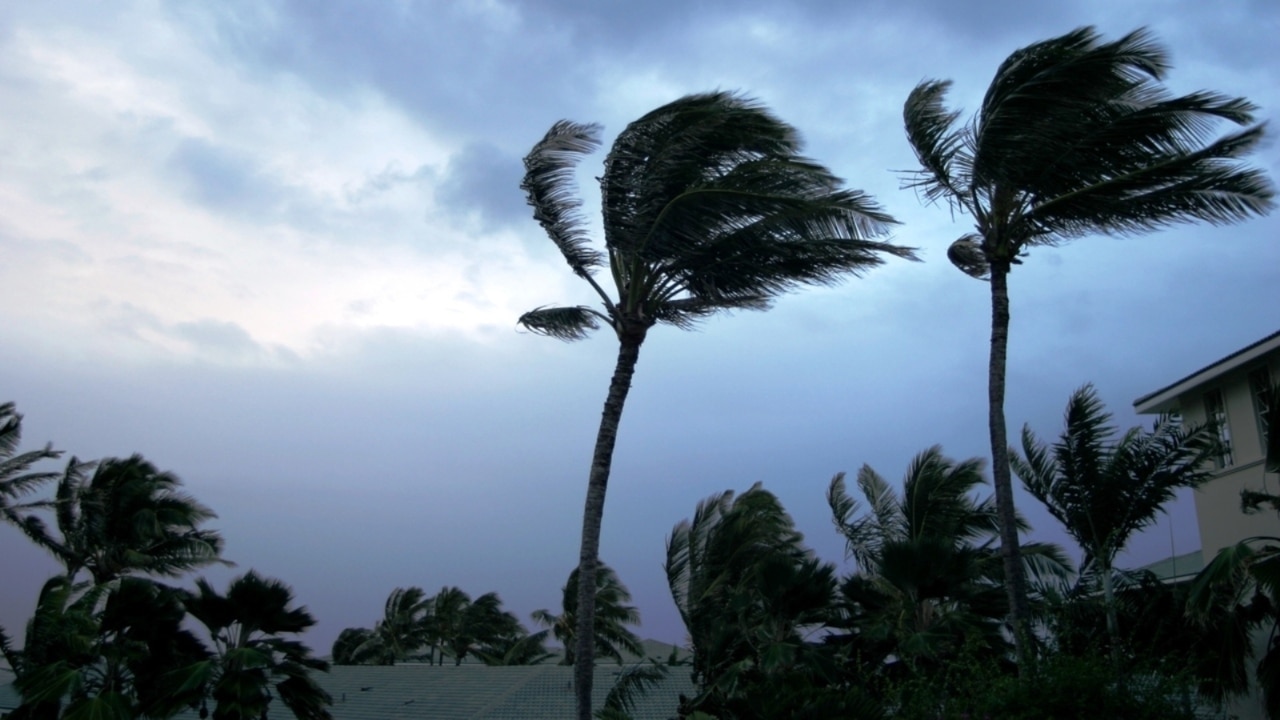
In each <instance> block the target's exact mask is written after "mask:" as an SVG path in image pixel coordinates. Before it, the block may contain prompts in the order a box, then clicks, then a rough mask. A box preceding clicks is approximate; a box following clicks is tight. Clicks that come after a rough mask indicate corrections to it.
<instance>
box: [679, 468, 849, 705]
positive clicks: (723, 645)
mask: <svg viewBox="0 0 1280 720" xmlns="http://www.w3.org/2000/svg"><path fill="white" fill-rule="evenodd" d="M665 569H666V573H667V584H668V586H669V587H670V589H671V597H672V599H673V600H674V601H675V604H676V608H677V609H678V610H679V611H680V617H681V619H682V620H683V621H684V624H685V628H686V629H687V630H688V633H689V638H690V643H691V645H692V649H693V677H694V681H695V682H697V683H698V685H699V687H700V689H701V692H700V693H699V696H698V697H697V698H694V699H693V700H692V701H690V703H689V704H688V706H687V707H683V708H682V710H684V711H690V712H691V711H693V710H702V711H704V712H709V713H711V714H712V715H723V714H725V713H728V714H729V716H737V714H739V713H748V709H749V708H753V710H752V711H751V712H750V713H748V714H747V715H746V716H749V717H756V716H758V717H774V716H779V715H771V714H768V713H764V714H753V713H760V712H762V711H761V710H760V705H761V703H766V702H768V703H772V702H773V701H774V700H777V699H778V698H780V697H782V695H780V693H785V692H786V691H787V689H788V688H798V687H804V688H806V691H807V692H808V694H810V695H812V697H811V698H810V699H813V700H815V701H816V699H817V698H818V697H819V696H822V697H823V698H827V699H830V698H828V696H827V695H826V694H825V690H826V687H825V686H826V684H827V683H826V681H825V680H822V679H821V678H820V677H818V676H820V675H821V674H822V671H821V668H822V667H823V666H824V665H826V664H829V663H824V662H822V660H821V659H820V654H821V648H820V646H817V645H814V644H811V643H809V642H808V640H807V638H808V636H809V635H810V633H811V632H813V631H815V630H816V629H819V628H821V627H822V626H823V625H825V624H826V623H827V622H828V621H829V619H830V611H831V608H832V602H833V600H834V597H835V584H836V581H835V567H834V566H833V565H831V564H830V563H825V562H822V561H820V560H818V558H816V557H815V556H814V554H813V552H812V551H811V550H810V549H809V548H807V547H805V545H804V536H803V535H801V534H800V533H799V532H798V531H797V530H796V529H795V524H794V522H793V521H792V519H791V516H790V515H788V514H787V512H786V510H785V509H783V507H782V504H781V503H779V502H778V499H777V497H775V496H774V495H773V494H772V493H769V492H768V491H766V490H764V489H763V488H762V487H761V486H760V484H759V483H757V484H755V485H753V486H752V487H751V488H750V489H749V490H747V491H746V492H744V493H742V494H741V495H740V496H738V497H736V498H735V497H734V494H733V493H732V492H724V493H721V494H719V495H713V496H711V497H709V498H707V499H706V500H703V501H702V502H700V503H698V507H697V510H696V511H695V512H694V516H693V519H692V520H685V521H682V522H681V523H679V524H678V525H676V526H675V528H674V529H673V530H672V531H671V536H670V537H669V538H668V540H667V559H666V564H665ZM809 691H811V692H809ZM787 697H788V701H787V702H789V703H791V705H792V707H797V705H796V704H795V703H797V702H799V698H796V697H793V696H791V695H787ZM795 716H803V717H809V716H814V717H821V716H823V715H822V714H821V713H819V714H816V715H803V714H797V715H795ZM836 716H840V715H838V714H837V715H836Z"/></svg>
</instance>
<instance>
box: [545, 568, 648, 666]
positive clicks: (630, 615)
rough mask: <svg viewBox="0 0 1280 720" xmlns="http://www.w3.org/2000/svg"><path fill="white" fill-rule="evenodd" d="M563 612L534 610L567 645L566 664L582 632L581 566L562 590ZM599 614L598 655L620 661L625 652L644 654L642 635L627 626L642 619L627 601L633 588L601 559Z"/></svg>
mask: <svg viewBox="0 0 1280 720" xmlns="http://www.w3.org/2000/svg"><path fill="white" fill-rule="evenodd" d="M562 593H563V595H562V598H561V605H560V607H561V608H562V609H563V612H561V613H560V614H559V615H556V614H554V613H552V612H551V611H550V610H534V611H533V621H534V622H536V623H538V624H539V625H542V626H543V627H545V628H548V629H550V630H551V634H552V636H553V637H555V639H556V640H558V641H559V642H560V644H561V645H562V646H564V658H563V659H562V660H561V662H562V664H564V665H572V664H573V660H574V654H573V651H574V647H575V646H576V644H577V633H578V616H577V611H578V569H577V568H574V569H573V570H572V571H570V572H569V580H568V581H567V582H565V584H564V588H563V590H562ZM595 601H596V615H595V642H596V655H597V656H599V657H607V658H612V659H613V660H614V661H616V662H617V663H618V664H619V665H621V664H622V663H623V656H622V653H623V652H626V653H628V654H630V655H632V656H636V657H641V656H643V655H644V646H643V645H641V644H640V638H639V637H637V636H636V634H635V633H633V632H631V630H630V629H629V628H628V627H627V626H628V625H638V624H639V623H640V611H639V610H636V609H635V607H634V606H632V605H627V603H628V602H630V601H631V592H630V591H628V590H627V586H626V585H623V584H622V581H621V580H619V579H618V574H617V573H615V572H614V571H613V568H611V567H609V566H608V565H606V564H604V563H603V562H602V563H600V564H599V565H598V566H597V567H596V596H595Z"/></svg>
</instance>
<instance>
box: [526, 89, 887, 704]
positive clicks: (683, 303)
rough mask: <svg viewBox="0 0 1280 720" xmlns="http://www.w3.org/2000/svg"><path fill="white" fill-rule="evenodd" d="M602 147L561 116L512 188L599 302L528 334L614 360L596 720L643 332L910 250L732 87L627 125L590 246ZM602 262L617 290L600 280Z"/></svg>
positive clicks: (591, 128)
mask: <svg viewBox="0 0 1280 720" xmlns="http://www.w3.org/2000/svg"><path fill="white" fill-rule="evenodd" d="M599 145H600V128H599V126H597V125H582V124H577V123H572V122H567V121H561V122H558V123H556V124H555V125H553V126H552V127H551V129H550V130H549V131H548V132H547V134H546V136H545V137H544V138H543V139H542V140H540V141H539V142H538V143H537V144H536V145H535V146H534V147H533V149H532V150H531V151H530V153H529V154H528V156H526V158H525V170H526V172H525V177H524V182H523V184H522V187H523V188H524V190H525V191H526V193H527V195H528V200H529V204H530V205H532V206H533V214H534V218H535V219H536V220H537V221H538V222H539V224H541V225H542V227H543V229H544V230H546V232H547V235H548V236H549V237H550V239H551V241H552V242H553V243H554V244H555V246H556V247H557V248H558V249H559V250H560V252H561V253H562V254H563V255H564V258H565V260H566V261H567V262H568V264H569V267H570V269H572V270H573V272H574V274H575V275H577V276H578V277H580V278H582V279H583V280H584V281H585V282H586V283H587V284H588V285H590V287H591V289H592V291H593V292H594V293H595V294H596V295H597V296H598V297H599V299H600V302H601V305H602V309H600V310H597V309H593V308H590V307H586V306H581V305H579V306H569V307H550V308H548V307H544V308H538V309H536V310H532V311H530V312H528V313H525V314H524V315H523V316H522V317H521V318H520V324H521V325H523V326H524V327H526V328H528V329H530V330H532V331H534V332H537V333H541V334H544V335H549V336H551V337H556V338H560V339H562V340H578V339H581V338H584V337H586V335H587V334H588V333H589V332H590V331H591V330H595V329H597V328H598V327H599V326H600V325H601V324H603V325H605V326H607V327H609V328H610V329H611V330H612V331H613V333H614V335H615V336H616V337H617V339H618V358H617V363H616V365H615V368H614V374H613V379H612V380H611V381H610V385H609V392H608V396H607V397H606V399H605V403H604V411H603V413H602V416H601V420H600V428H599V432H598V433H597V437H596V443H595V449H594V451H593V453H592V460H591V472H590V474H589V478H588V482H587V488H588V489H587V499H586V503H585V507H584V510H583V531H582V547H581V552H580V554H579V563H578V566H579V572H580V574H581V578H582V581H581V583H580V589H579V593H580V597H579V598H578V607H579V613H578V623H579V628H578V632H577V642H578V647H577V649H576V650H575V653H576V657H577V658H579V659H580V660H581V662H579V663H577V665H576V670H575V672H574V681H575V687H576V693H577V707H578V710H577V717H578V720H591V686H592V682H593V670H592V667H593V666H594V651H595V641H594V639H593V637H592V633H593V631H594V628H595V606H594V604H593V600H594V592H593V591H594V589H595V587H596V582H595V574H596V564H597V562H598V559H597V558H598V555H599V543H600V526H601V519H602V517H603V513H604V501H605V490H606V488H607V486H608V481H609V473H610V467H611V464H612V459H613V448H614V444H615V441H616V440H617V434H618V423H619V421H620V419H621V417H622V409H623V404H624V403H625V401H626V397H627V392H628V390H629V389H630V387H631V378H632V375H633V374H634V372H635V366H636V362H637V360H638V359H639V355H640V346H641V345H642V344H643V343H644V340H645V338H646V336H647V335H648V332H649V329H650V328H652V327H653V326H654V325H656V324H659V323H665V324H669V325H674V326H675V327H679V328H688V327H690V326H693V325H694V324H696V323H697V322H698V321H699V320H701V319H703V318H706V317H709V316H710V315H713V314H715V313H716V312H719V311H722V310H734V309H763V308H765V307H767V306H768V304H769V301H770V300H771V299H773V298H774V297H777V296H778V295H780V294H782V293H784V292H787V291H789V290H791V289H793V288H796V287H798V286H802V285H808V284H825V283H831V282H834V281H836V280H838V279H840V278H842V277H844V276H845V275H849V274H857V273H859V272H861V271H864V270H867V269H869V268H871V267H874V266H876V265H878V264H880V263H881V262H882V257H883V256H884V255H896V256H899V257H911V252H910V251H909V250H908V249H905V248H901V247H898V246H895V245H891V244H888V243H883V242H873V241H871V240H869V239H868V238H873V237H876V236H879V235H881V234H882V233H884V232H885V230H886V228H887V227H888V226H889V224H890V223H891V222H893V220H892V218H890V217H889V216H888V215H887V214H885V213H884V212H882V211H881V210H880V208H879V207H878V206H876V205H875V204H874V203H873V202H872V201H871V200H870V199H869V198H868V197H867V196H866V195H865V194H863V193H860V192H855V191H850V190H845V189H842V187H841V183H840V181H839V180H838V179H837V178H836V177H835V176H833V175H832V174H831V173H830V172H829V171H828V170H827V169H826V168H824V167H822V166H821V165H818V164H817V163H814V162H812V161H810V160H808V159H806V158H804V157H802V156H801V155H800V154H799V151H800V141H799V138H798V136H797V134H796V132H795V130H794V129H793V128H792V127H790V126H789V125H787V124H786V123H784V122H782V121H780V120H778V119H777V118H776V117H774V116H773V115H772V114H770V113H769V112H768V111H767V110H765V109H764V108H763V107H762V106H760V105H759V104H758V103H756V102H754V101H751V100H747V99H745V98H742V97H739V96H737V95H733V94H730V93H724V92H716V93H707V94H701V95H690V96H686V97H683V98H680V99H679V100H676V101H675V102H672V103H669V104H667V105H664V106H662V107H660V108H658V109H656V110H654V111H652V112H650V113H648V114H646V115H645V116H643V117H641V118H640V119H639V120H636V121H635V122H633V123H631V124H630V125H628V126H627V127H626V128H625V129H624V130H623V131H622V133H621V134H620V135H619V136H618V138H617V140H615V141H614V144H613V148H612V150H611V151H610V152H609V155H608V157H607V158H606V159H605V170H604V174H603V176H602V177H601V178H600V186H601V192H602V213H603V224H604V250H603V251H600V250H596V249H593V248H591V247H590V246H589V243H588V238H587V234H586V230H585V229H584V226H583V218H582V216H581V214H580V213H579V212H578V208H579V207H580V201H579V200H578V199H577V197H576V194H577V191H576V187H575V186H574V179H573V178H574V165H575V164H576V163H577V161H578V160H579V159H580V158H581V156H583V155H584V154H586V153H589V152H592V151H594V150H595V149H596V148H597V147H599ZM604 268H607V270H608V272H607V274H605V277H606V278H608V279H611V280H612V282H613V285H614V290H615V293H614V294H611V293H609V292H607V291H606V290H605V289H604V287H603V286H602V285H601V283H600V281H599V280H598V278H597V273H599V272H600V271H601V270H602V269H604Z"/></svg>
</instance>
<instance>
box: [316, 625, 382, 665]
mask: <svg viewBox="0 0 1280 720" xmlns="http://www.w3.org/2000/svg"><path fill="white" fill-rule="evenodd" d="M329 660H330V662H332V663H333V664H334V665H389V664H391V663H388V662H385V660H386V656H385V655H384V654H383V653H382V652H381V648H380V647H377V643H376V641H375V639H374V636H373V630H370V629H369V628H354V627H349V628H343V629H342V632H340V633H338V637H337V638H335V639H334V641H333V648H332V649H331V650H330V651H329Z"/></svg>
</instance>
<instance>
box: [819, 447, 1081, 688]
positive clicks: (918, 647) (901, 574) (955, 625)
mask: <svg viewBox="0 0 1280 720" xmlns="http://www.w3.org/2000/svg"><path fill="white" fill-rule="evenodd" d="M982 465H983V463H982V460H980V459H978V458H970V459H969V460H965V461H962V462H956V461H954V460H952V459H950V458H948V457H946V456H945V455H943V453H942V449H941V448H940V447H938V446H934V447H932V448H929V449H928V450H925V451H924V452H922V453H920V454H918V455H916V457H915V458H914V459H913V460H912V462H911V465H910V466H909V467H908V469H907V473H906V476H905V477H904V479H903V482H902V493H901V495H899V494H897V493H895V492H894V490H893V488H892V487H891V486H890V485H889V483H888V482H887V481H886V480H885V479H884V478H883V477H881V476H880V475H879V474H878V473H877V472H876V471H875V470H873V469H872V468H871V467H869V466H866V465H864V466H863V467H862V469H861V470H860V471H859V472H858V477H857V484H858V488H859V490H860V491H861V494H862V495H863V497H864V498H865V500H866V504H867V512H866V513H865V514H863V515H861V517H855V516H856V515H857V514H858V513H859V511H860V504H859V503H858V501H856V500H855V499H854V498H853V497H851V496H850V495H849V494H848V492H847V490H846V486H845V480H844V475H843V474H839V475H836V476H835V477H834V478H832V480H831V484H830V486H829V487H828V489H827V503H828V505H829V506H830V507H831V512H832V516H833V520H834V522H835V524H836V528H837V529H838V530H839V531H840V534H841V535H843V536H844V538H845V541H846V544H847V549H848V553H849V556H850V557H852V558H853V560H854V562H855V563H856V565H857V572H856V573H855V574H853V575H851V576H850V577H849V578H848V579H846V580H845V582H844V583H843V584H842V586H841V608H842V610H843V615H844V618H845V621H844V624H845V625H846V627H847V629H848V630H849V631H850V634H851V637H850V638H847V639H846V640H847V641H851V642H854V643H855V644H856V645H857V646H858V649H859V652H860V653H862V654H863V655H864V656H871V657H878V658H880V659H881V660H885V659H888V658H891V657H892V658H896V659H897V661H900V662H903V663H905V664H906V665H907V666H908V667H912V668H915V667H917V666H918V665H919V664H920V663H928V664H929V665H930V666H937V665H939V664H940V663H945V662H946V661H947V660H949V659H952V658H954V657H955V656H956V655H957V654H959V653H960V652H961V651H962V650H966V649H967V650H969V651H981V652H982V653H984V654H985V655H986V656H987V657H988V658H989V659H999V658H1000V657H1001V656H1002V655H1003V653H1004V652H1005V649H1006V647H1007V646H1006V645H1005V641H1004V638H1003V636H1002V634H1001V629H1000V624H1001V623H1000V620H1001V618H1002V617H1003V616H1004V615H1005V608H1004V603H1003V602H1002V592H1001V589H1000V586H1001V584H1002V580H1003V575H1004V573H1003V565H1002V563H1001V561H1000V556H999V554H998V552H997V550H996V549H995V547H993V544H994V543H995V541H996V538H997V537H998V532H999V521H998V520H997V512H996V508H995V504H994V503H993V501H992V500H991V499H990V498H987V499H983V500H978V499H976V498H975V497H973V496H972V493H973V491H974V490H975V489H976V488H977V487H978V486H979V485H982V484H983V483H985V482H986V480H985V478H984V477H983V474H982ZM1026 549H1027V552H1026V553H1025V554H1024V556H1023V559H1024V562H1027V563H1030V565H1031V570H1032V572H1034V573H1035V574H1036V575H1037V576H1045V577H1063V576H1065V575H1066V574H1067V573H1068V572H1069V565H1068V563H1067V560H1066V559H1065V557H1063V556H1062V554H1061V551H1060V550H1058V548H1056V547H1055V546H1052V545H1042V544H1034V545H1028V547H1027V548H1026Z"/></svg>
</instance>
